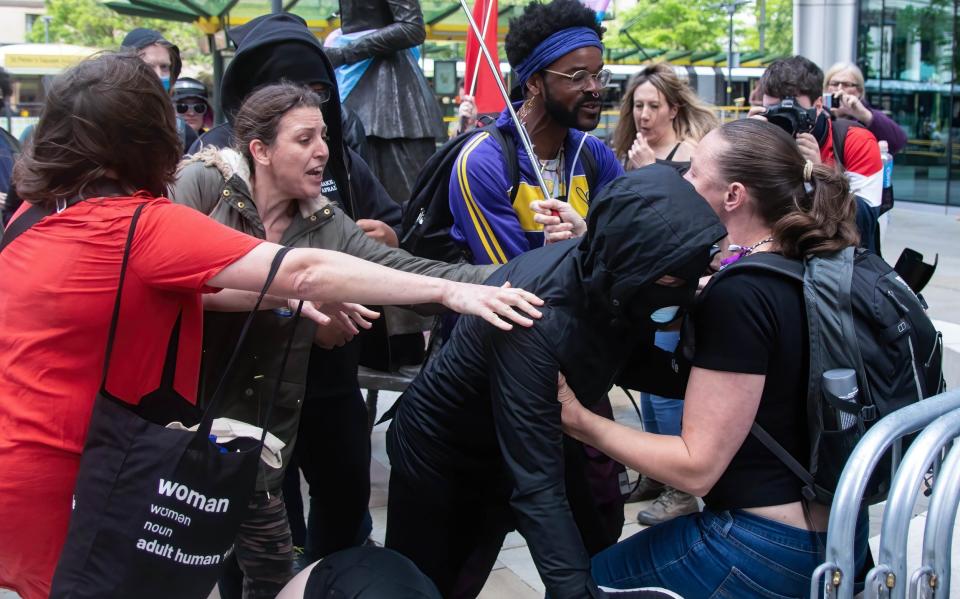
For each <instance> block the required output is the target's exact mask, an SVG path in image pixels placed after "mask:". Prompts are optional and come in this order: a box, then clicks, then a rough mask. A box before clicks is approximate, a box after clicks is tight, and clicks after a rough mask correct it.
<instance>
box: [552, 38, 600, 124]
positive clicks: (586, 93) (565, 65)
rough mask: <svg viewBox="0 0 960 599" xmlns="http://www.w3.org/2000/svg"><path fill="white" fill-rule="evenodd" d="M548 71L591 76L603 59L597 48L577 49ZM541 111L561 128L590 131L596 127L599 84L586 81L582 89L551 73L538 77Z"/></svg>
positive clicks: (598, 68) (591, 79)
mask: <svg viewBox="0 0 960 599" xmlns="http://www.w3.org/2000/svg"><path fill="white" fill-rule="evenodd" d="M548 68H549V69H550V70H551V71H556V72H558V73H564V74H565V75H573V74H574V73H576V72H577V71H581V70H582V71H587V72H588V73H590V74H591V75H595V74H597V73H598V72H600V69H602V68H603V55H602V54H601V53H600V49H599V48H595V47H593V46H588V47H585V48H578V49H577V50H574V51H573V52H570V53H569V54H565V55H563V56H561V57H560V58H559V59H558V60H557V61H556V62H554V63H553V64H551V65H550V66H549V67H548ZM540 77H541V78H542V79H541V82H540V85H541V86H542V94H543V103H544V109H545V110H546V112H547V114H548V115H549V116H550V118H552V119H553V120H555V121H557V122H558V123H560V124H561V125H563V126H565V127H570V128H573V129H579V130H580V131H592V130H594V129H596V128H597V125H598V124H600V109H601V107H602V105H601V102H600V90H601V87H600V84H599V83H598V82H597V79H596V78H595V77H588V78H587V83H586V86H585V87H581V86H578V85H577V84H575V83H574V82H573V81H571V80H570V79H569V78H568V77H564V76H563V75H556V74H554V73H547V72H541V73H540Z"/></svg>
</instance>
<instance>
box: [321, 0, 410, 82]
mask: <svg viewBox="0 0 960 599" xmlns="http://www.w3.org/2000/svg"><path fill="white" fill-rule="evenodd" d="M387 5H388V6H389V7H390V13H391V14H392V15H393V21H394V22H393V23H391V24H389V25H387V26H386V27H382V28H380V29H378V30H376V31H374V32H373V33H370V34H368V35H365V36H363V37H362V38H360V39H358V40H357V41H355V42H353V43H351V44H349V45H347V46H345V47H343V48H329V49H327V48H324V52H326V54H327V58H329V59H330V62H331V63H332V64H333V66H334V67H339V66H341V65H343V64H353V63H355V62H360V61H361V60H363V59H364V58H373V57H376V56H384V55H387V54H393V53H394V52H399V51H400V50H405V49H407V48H412V47H414V46H419V45H420V44H422V43H423V40H425V39H426V36H427V30H426V27H424V24H423V12H422V11H421V10H420V3H419V2H418V1H417V0H387Z"/></svg>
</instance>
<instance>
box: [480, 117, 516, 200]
mask: <svg viewBox="0 0 960 599" xmlns="http://www.w3.org/2000/svg"><path fill="white" fill-rule="evenodd" d="M483 129H484V130H485V131H487V132H488V133H490V137H492V138H493V139H495V140H497V143H498V144H500V150H501V151H502V152H503V158H504V160H503V162H504V164H505V166H506V169H507V181H509V182H510V204H511V205H513V202H514V200H516V199H517V192H519V191H520V159H519V158H517V144H516V143H514V141H513V135H504V134H503V131H501V130H500V127H497V124H496V123H494V124H492V125H487V126H486V127H484V128H483Z"/></svg>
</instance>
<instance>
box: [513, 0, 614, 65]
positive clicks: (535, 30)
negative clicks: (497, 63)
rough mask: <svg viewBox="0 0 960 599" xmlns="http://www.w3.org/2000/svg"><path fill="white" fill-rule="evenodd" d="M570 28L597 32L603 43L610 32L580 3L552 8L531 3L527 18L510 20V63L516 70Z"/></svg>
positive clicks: (559, 0) (565, 1) (561, 2)
mask: <svg viewBox="0 0 960 599" xmlns="http://www.w3.org/2000/svg"><path fill="white" fill-rule="evenodd" d="M570 27H587V28H589V29H593V30H594V31H596V32H597V35H598V36H600V39H603V32H604V31H606V29H605V28H604V27H601V26H600V25H599V24H598V23H597V13H595V12H593V11H592V10H590V9H589V8H587V7H586V6H584V5H583V4H581V3H580V2H579V0H553V1H552V2H550V3H549V4H544V3H542V2H531V3H530V4H528V5H527V6H526V7H524V9H523V14H522V15H520V16H519V17H517V18H515V19H510V28H509V30H508V31H507V37H506V40H505V41H504V45H503V47H504V49H505V50H506V51H507V60H508V61H510V66H512V67H516V66H517V65H518V64H520V63H521V62H523V60H524V59H525V58H526V57H527V56H530V53H531V52H533V49H534V48H536V47H537V46H539V45H540V43H541V42H542V41H543V40H545V39H547V38H548V37H550V36H551V35H553V34H554V33H556V32H558V31H560V30H561V29H568V28H570Z"/></svg>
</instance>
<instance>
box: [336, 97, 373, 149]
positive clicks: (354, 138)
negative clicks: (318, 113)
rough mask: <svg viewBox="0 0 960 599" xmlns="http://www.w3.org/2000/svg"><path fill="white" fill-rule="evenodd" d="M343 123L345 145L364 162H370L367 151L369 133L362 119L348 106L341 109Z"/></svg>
mask: <svg viewBox="0 0 960 599" xmlns="http://www.w3.org/2000/svg"><path fill="white" fill-rule="evenodd" d="M340 114H341V115H342V121H343V143H345V144H346V145H347V147H349V148H350V149H351V150H353V151H354V152H355V153H356V154H359V155H360V157H361V158H363V159H364V160H370V153H369V151H368V149H367V132H366V130H365V129H364V128H363V123H362V122H361V121H360V117H358V116H357V115H356V113H355V112H353V111H352V110H350V109H349V108H347V107H346V106H341V107H340Z"/></svg>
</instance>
